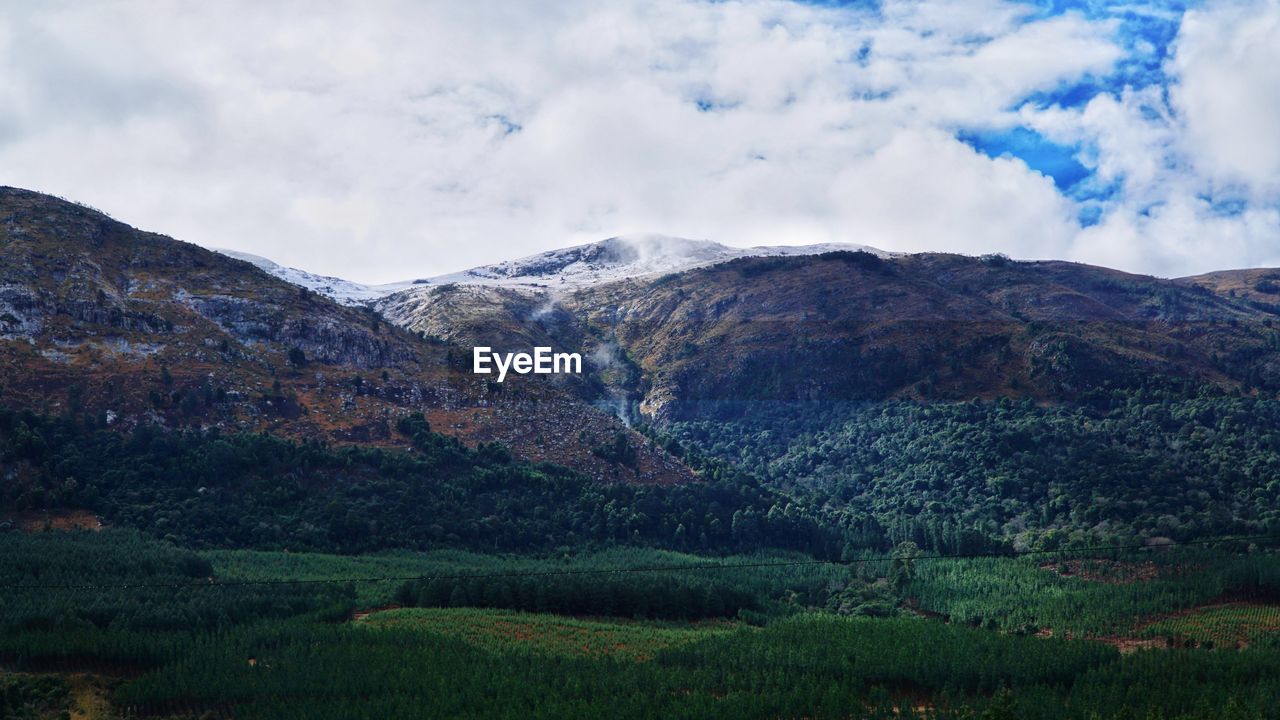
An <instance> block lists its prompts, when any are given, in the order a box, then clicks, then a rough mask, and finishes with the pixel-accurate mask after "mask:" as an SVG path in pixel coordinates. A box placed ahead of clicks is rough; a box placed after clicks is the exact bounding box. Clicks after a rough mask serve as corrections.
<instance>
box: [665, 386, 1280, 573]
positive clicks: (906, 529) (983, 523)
mask: <svg viewBox="0 0 1280 720" xmlns="http://www.w3.org/2000/svg"><path fill="white" fill-rule="evenodd" d="M749 407H750V409H749V411H747V412H743V413H742V414H741V415H740V416H739V417H737V418H736V419H734V420H715V421H712V420H706V421H697V422H684V423H676V424H675V425H673V426H672V427H671V429H670V434H669V436H668V437H667V440H666V442H667V443H668V444H669V446H671V447H673V448H676V447H681V446H684V447H688V448H691V449H694V450H696V452H698V453H702V454H707V455H711V456H714V457H718V458H722V459H725V460H727V461H728V462H730V463H732V464H733V465H734V466H736V467H741V468H749V469H751V470H752V471H753V472H756V473H758V474H759V475H760V476H761V477H763V478H765V479H766V481H767V482H768V483H769V484H772V485H775V486H778V487H782V488H786V489H787V490H788V491H791V492H794V493H796V494H797V495H798V496H800V497H802V498H804V500H805V503H806V504H808V505H811V506H813V507H824V506H825V507H828V508H832V509H836V510H838V511H839V512H841V513H846V514H847V515H848V519H847V522H849V524H852V525H856V524H857V523H858V522H859V520H858V519H862V520H863V521H866V522H870V523H874V524H875V525H878V526H880V527H882V528H884V530H885V531H886V532H887V534H888V537H889V538H890V539H891V541H893V542H900V541H905V540H911V541H914V542H916V543H918V544H920V545H921V546H924V547H929V548H935V549H938V550H945V551H948V552H970V551H973V550H980V549H983V547H984V538H985V539H988V540H990V539H999V540H1000V541H1002V542H1009V543H1012V544H1013V545H1014V546H1015V547H1019V548H1041V547H1047V548H1056V547H1062V546H1066V545H1070V544H1073V543H1074V544H1077V545H1079V544H1083V543H1094V544H1097V543H1110V542H1119V543H1132V542H1144V541H1149V540H1153V539H1156V538H1172V539H1175V540H1192V539H1195V538H1198V537H1212V536H1216V535H1222V534H1230V533H1270V534H1277V533H1280V481H1277V478H1280V401H1276V400H1271V399H1266V398H1259V397H1238V396H1233V395H1229V394H1224V393H1221V392H1217V391H1208V392H1205V393H1204V394H1202V395H1200V396H1197V397H1187V396H1185V395H1182V394H1178V393H1172V392H1167V391H1137V392H1121V391H1115V392H1111V393H1097V394H1093V395H1091V396H1089V398H1088V399H1087V401H1086V402H1082V403H1077V404H1069V405H1038V404H1036V403H1034V402H1031V401H1030V400H1020V401H1010V400H999V401H994V402H980V401H974V402H968V403H932V404H922V403H918V402H913V401H895V402H889V403H862V404H837V403H790V404H752V405H751V406H749Z"/></svg>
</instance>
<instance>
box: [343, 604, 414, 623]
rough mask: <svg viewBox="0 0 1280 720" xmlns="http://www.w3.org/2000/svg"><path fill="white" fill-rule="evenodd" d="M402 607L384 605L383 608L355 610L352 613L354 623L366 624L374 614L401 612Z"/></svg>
mask: <svg viewBox="0 0 1280 720" xmlns="http://www.w3.org/2000/svg"><path fill="white" fill-rule="evenodd" d="M401 607H402V606H400V605H383V606H382V607H376V608H368V609H365V610H355V611H353V612H352V613H351V621H352V622H364V621H365V620H367V619H368V618H369V616H370V615H372V614H374V613H380V612H384V611H386V610H399V609H400V608H401Z"/></svg>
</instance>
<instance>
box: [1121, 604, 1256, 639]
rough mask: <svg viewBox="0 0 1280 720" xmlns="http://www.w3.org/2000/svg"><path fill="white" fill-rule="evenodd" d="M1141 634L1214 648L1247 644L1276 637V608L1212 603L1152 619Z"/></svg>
mask: <svg viewBox="0 0 1280 720" xmlns="http://www.w3.org/2000/svg"><path fill="white" fill-rule="evenodd" d="M1142 635H1143V637H1147V638H1172V639H1174V640H1175V641H1177V640H1181V641H1187V640H1190V641H1192V642H1194V643H1195V644H1197V645H1201V646H1212V647H1218V648H1230V647H1247V646H1248V645H1250V644H1253V643H1256V642H1258V641H1260V640H1272V639H1275V638H1277V637H1280V607H1277V606H1275V605H1259V604H1253V603H1226V604H1222V605H1212V606H1208V607H1203V608H1198V609H1196V610H1194V611H1191V612H1186V613H1180V614H1178V615H1175V616H1173V617H1169V618H1165V619H1163V620H1158V621H1156V622H1153V623H1151V624H1150V625H1148V626H1146V628H1144V629H1143V632H1142Z"/></svg>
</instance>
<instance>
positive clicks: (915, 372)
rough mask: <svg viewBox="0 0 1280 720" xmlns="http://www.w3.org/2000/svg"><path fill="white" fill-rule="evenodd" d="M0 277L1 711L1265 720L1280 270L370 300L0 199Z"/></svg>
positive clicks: (625, 275)
mask: <svg viewBox="0 0 1280 720" xmlns="http://www.w3.org/2000/svg"><path fill="white" fill-rule="evenodd" d="M0 259H3V262H2V263H0V606H2V607H3V608H4V613H3V614H2V616H0V717H5V718H8V717H15V718H24V719H26V718H33V719H34V718H41V719H43V718H56V717H68V716H75V717H81V716H93V717H98V718H102V719H103V720H108V719H113V718H126V717H154V718H206V717H215V718H237V719H240V718H288V717H298V718H303V717H305V718H325V717H333V718H360V717H368V718H385V717H417V716H449V717H481V716H483V717H489V716H504V715H502V714H501V713H499V714H497V715H494V714H493V713H482V712H481V711H479V710H477V708H481V707H484V708H488V709H490V710H491V709H493V708H495V707H501V708H503V711H502V712H503V713H505V716H507V717H513V718H515V717H520V718H525V717H548V718H550V717H556V718H559V717H599V716H601V715H602V714H605V713H607V714H609V715H610V716H616V717H636V718H656V717H663V718H666V717H690V718H692V717H699V718H701V717H726V718H730V717H732V718H741V717H760V718H777V717H801V716H804V717H823V718H827V717H829V718H849V717H874V718H890V717H921V718H926V717H927V718H938V719H951V718H954V719H955V720H960V719H961V718H968V719H971V720H972V719H975V718H993V719H994V718H1023V717H1027V718H1030V717H1034V718H1046V719H1048V718H1073V719H1074V718H1079V719H1081V720H1086V719H1090V720H1091V719H1093V718H1117V719H1118V718H1128V717H1151V718H1163V719H1164V720H1175V719H1183V718H1185V719H1187V720H1190V719H1192V718H1197V719H1198V718H1217V717H1221V718H1241V717H1243V718H1255V717H1256V718H1264V717H1270V715H1269V714H1268V713H1272V712H1273V710H1274V708H1275V707H1277V706H1280V685H1278V684H1277V682H1276V678H1277V677H1280V672H1278V671H1277V669H1278V668H1280V645H1277V637H1278V636H1277V634H1276V629H1275V616H1276V608H1277V607H1280V605H1278V604H1277V598H1278V597H1280V579H1278V578H1280V574H1278V573H1280V552H1277V547H1276V543H1277V539H1278V538H1280V484H1278V482H1277V480H1276V478H1277V477H1280V399H1278V398H1280V395H1278V394H1280V330H1276V329H1273V326H1274V324H1275V323H1276V322H1280V305H1273V304H1271V302H1270V300H1269V298H1271V297H1272V295H1274V294H1275V292H1274V290H1275V288H1274V287H1273V284H1272V278H1271V275H1272V274H1273V271H1271V270H1268V269H1258V270H1249V271H1230V272H1223V273H1213V274H1209V275H1201V276H1197V277H1192V278H1182V279H1160V278H1155V277H1149V276H1141V275H1132V274H1126V273H1121V272H1117V271H1113V270H1109V269H1106V268H1100V267H1092V266H1087V265H1080V264H1074V263H1065V262H1049V261H1041V262H1022V261H1016V260H1012V259H1009V258H1006V257H1004V256H1000V255H984V256H978V257H970V256H963V255H954V254H937V253H932V254H914V255H913V254H895V253H884V252H879V251H875V250H873V249H871V248H866V247H862V246H849V247H841V246H826V245H824V246H816V247H815V246H810V247H804V248H799V249H786V248H776V247H760V248H749V249H740V248H729V247H727V246H723V245H718V244H715V243H709V242H705V241H688V240H680V239H677V238H666V237H661V236H638V237H619V238H610V239H608V240H605V241H602V242H601V243H595V244H591V245H585V246H579V247H574V248H567V249H564V250H560V251H553V252H550V253H547V254H544V255H540V256H532V257H528V258H522V259H519V260H512V261H508V262H504V263H497V264H494V265H489V266H484V267H482V268H477V269H474V270H470V271H462V272H458V273H450V274H449V275H446V276H438V277H432V278H424V279H421V280H417V281H409V282H405V283H395V284H393V285H390V286H382V287H370V286H365V285H361V284H359V283H354V282H351V281H347V280H343V279H341V278H328V277H321V276H318V275H314V274H309V273H305V272H304V271H299V270H295V269H291V268H283V267H281V266H279V265H276V264H274V263H271V262H270V261H267V260H265V259H263V258H250V259H248V260H241V259H236V258H234V257H229V256H227V255H225V254H220V253H216V252H212V251H207V250H204V249H202V248H199V247H197V246H194V245H190V244H188V243H184V242H181V241H178V240H174V239H171V238H168V237H165V236H161V235H156V234H153V233H149V232H144V231H140V230H136V229H134V228H132V227H129V226H127V225H125V224H123V223H121V222H118V221H115V220H113V219H111V218H108V217H106V216H105V215H102V214H101V213H98V212H96V211H93V210H90V209H88V208H84V207H82V206H78V205H76V204H74V203H70V202H67V201H63V200H59V199H56V198H52V197H50V196H44V195H39V194H37V193H32V192H29V191H23V190H17V189H13V188H3V189H0ZM1278 297H1280V296H1278ZM477 348H487V349H488V350H487V351H486V352H488V353H490V355H489V357H490V359H491V360H493V361H494V362H493V363H491V369H492V370H494V372H492V373H489V374H487V375H486V374H477V373H476V372H475V359H476V357H477V355H476V354H475V353H476V349H477ZM535 348H537V349H538V350H537V351H535V350H534V349H535ZM537 352H541V357H543V358H544V359H545V360H546V362H547V363H548V365H550V366H554V364H555V360H554V358H561V359H562V360H567V359H568V358H569V357H571V356H572V355H577V356H578V362H579V363H580V366H579V367H575V368H574V369H580V370H581V372H580V373H578V372H571V373H552V372H548V373H540V372H537V368H538V365H537V364H536V360H537V357H538V355H537V354H534V353H537ZM518 353H526V358H527V362H526V361H523V360H519V355H518ZM499 359H502V364H498V363H497V361H498V360H499ZM517 362H519V365H517ZM564 364H565V363H561V365H562V366H563V365H564ZM504 367H505V371H504V370H503V368H504ZM520 368H524V369H525V370H526V371H527V372H521V371H520ZM1188 677H1194V678H1195V681H1194V682H1188V681H1185V680H1183V679H1185V678H1188ZM87 713H92V715H88V714H87Z"/></svg>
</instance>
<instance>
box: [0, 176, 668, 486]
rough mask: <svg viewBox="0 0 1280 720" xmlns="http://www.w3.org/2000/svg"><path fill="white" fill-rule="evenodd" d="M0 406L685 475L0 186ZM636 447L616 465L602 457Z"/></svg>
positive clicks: (589, 420) (532, 395)
mask: <svg viewBox="0 0 1280 720" xmlns="http://www.w3.org/2000/svg"><path fill="white" fill-rule="evenodd" d="M0 218H3V224H0V257H2V258H3V262H2V263H0V404H5V405H9V406H10V407H18V408H30V409H33V410H35V411H37V412H41V413H43V414H46V415H74V416H84V417H88V418H90V420H92V421H93V422H94V423H96V424H99V425H103V426H111V427H116V428H121V429H128V428H131V427H135V426H137V425H139V424H145V423H158V424H162V425H167V426H171V427H179V428H192V429H202V430H213V429H222V430H244V429H247V430H262V431H269V432H272V433H275V434H279V435H282V436H285V437H292V438H299V439H316V440H328V441H336V442H359V443H373V444H384V445H388V444H403V442H404V440H403V439H402V438H399V437H398V436H397V435H396V433H395V432H394V430H393V427H394V425H395V422H396V420H397V418H399V417H403V416H405V415H407V414H410V413H412V412H423V413H425V415H426V416H427V419H428V420H429V421H430V422H431V424H432V426H433V427H435V428H436V429H438V430H440V431H441V432H444V433H447V434H450V435H454V436H457V437H459V438H461V439H463V440H464V441H466V442H468V443H470V444H475V443H479V442H486V441H498V442H501V443H503V444H505V445H507V446H508V447H510V448H511V449H512V450H513V451H514V452H515V453H516V454H517V455H518V456H520V457H523V458H527V459H530V460H547V461H552V462H557V463H561V464H565V465H569V466H571V467H574V468H577V469H579V470H582V471H584V472H586V473H588V474H589V475H590V476H592V477H595V478H597V479H601V480H629V481H642V482H679V481H683V480H687V479H689V478H690V477H691V474H690V472H689V470H688V469H687V468H685V467H684V466H683V465H681V464H680V463H679V462H678V461H676V460H674V459H673V458H671V457H669V456H667V455H666V454H665V453H663V452H662V451H661V450H658V449H656V448H654V447H652V445H651V444H650V443H648V442H646V441H645V440H644V439H643V438H642V437H640V436H638V435H636V434H634V433H631V432H630V431H628V430H627V429H626V428H625V427H624V426H623V425H622V424H621V423H620V422H619V421H618V419H617V418H615V417H614V416H613V415H612V413H611V412H608V411H604V410H597V409H595V408H593V407H591V406H590V405H588V404H587V403H584V402H583V401H582V400H581V399H580V398H579V397H578V396H577V395H576V394H575V393H574V392H573V389H572V388H570V387H568V386H566V385H564V384H558V383H554V382H547V381H545V380H544V379H542V378H541V377H538V376H533V375H529V376H516V377H511V378H508V380H507V382H506V383H504V384H503V385H501V386H496V385H494V384H492V383H487V382H485V381H484V379H482V378H477V377H476V376H474V375H472V374H471V373H470V372H469V371H470V368H469V367H468V360H469V357H468V355H469V353H468V351H467V350H466V349H463V348H458V347H454V346H451V345H448V344H445V343H441V342H436V341H428V340H423V339H422V338H420V337H418V336H417V335H416V334H414V333H410V332H407V331H405V330H402V329H400V328H398V327H396V326H394V325H391V324H389V323H387V322H385V321H383V320H382V319H381V318H380V317H379V316H378V315H377V314H376V313H374V312H373V311H371V310H369V309H368V308H353V307H345V306H343V305H340V304H338V303H336V302H334V301H332V300H330V299H328V298H326V297H323V296H321V295H318V294H316V293H314V292H311V291H309V290H306V289H304V288H300V287H298V286H296V285H293V284H290V283H287V282H284V281H282V280H280V279H277V278H276V277H273V276H272V275H270V274H268V273H267V272H264V271H262V270H261V269H259V268H258V267H257V266H256V265H254V264H252V263H249V262H245V261H241V260H237V259H234V258H231V257H228V256H226V255H223V254H219V253H215V252H211V251H208V250H205V249H202V248H200V247H197V246H195V245H191V244H188V243H184V242H179V241H176V240H173V239H172V238H168V237H165V236H162V235H157V234H154V233H147V232H142V231H139V230H136V229H134V228H132V227H130V226H128V225H125V224H124V223H121V222H117V221H115V220H113V219H111V218H109V217H107V216H105V215H103V214H101V213H98V212H96V211H93V210H90V209H88V208H84V207H81V206H78V205H75V204H73V203H70V202H66V201H63V200H59V199H57V198H53V197H50V196H47V195H41V194H38V193H33V192H29V191H25V190H19V189H15V188H0ZM616 437H624V438H628V439H627V441H626V442H627V443H629V444H630V445H631V446H632V447H633V448H634V449H635V460H634V462H630V463H629V464H628V465H626V466H622V465H619V464H618V463H616V462H611V461H610V460H607V459H605V458H604V457H602V456H601V454H600V453H599V452H596V450H597V449H598V448H599V447H600V446H602V445H604V444H607V443H611V442H614V441H615V438H616Z"/></svg>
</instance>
